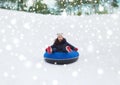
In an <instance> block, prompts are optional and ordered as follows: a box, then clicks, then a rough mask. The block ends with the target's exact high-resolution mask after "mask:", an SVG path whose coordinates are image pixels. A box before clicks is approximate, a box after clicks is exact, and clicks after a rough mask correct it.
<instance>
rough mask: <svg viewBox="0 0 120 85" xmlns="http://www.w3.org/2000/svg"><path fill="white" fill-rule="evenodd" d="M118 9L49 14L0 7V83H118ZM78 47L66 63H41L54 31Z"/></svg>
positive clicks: (58, 84)
mask: <svg viewBox="0 0 120 85" xmlns="http://www.w3.org/2000/svg"><path fill="white" fill-rule="evenodd" d="M119 23H120V14H112V15H91V16H80V17H79V16H51V15H39V14H34V13H24V12H17V11H8V10H2V9H1V10H0V85H120V81H119V80H120V24H119ZM58 32H63V33H64V36H65V37H66V39H67V40H68V41H69V42H70V43H71V44H73V45H74V46H76V47H78V48H79V52H80V58H79V60H78V61H77V62H75V63H73V64H69V65H51V64H48V63H46V62H44V58H43V54H44V49H45V48H46V47H47V46H48V45H51V44H52V43H53V41H54V39H55V38H56V33H58Z"/></svg>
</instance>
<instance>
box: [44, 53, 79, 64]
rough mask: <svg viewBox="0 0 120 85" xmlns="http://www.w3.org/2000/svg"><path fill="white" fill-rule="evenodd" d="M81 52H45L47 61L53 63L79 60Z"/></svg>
mask: <svg viewBox="0 0 120 85" xmlns="http://www.w3.org/2000/svg"><path fill="white" fill-rule="evenodd" d="M78 57H79V53H78V52H76V51H72V52H70V53H65V52H55V53H52V54H49V53H47V52H46V53H45V54H44V58H45V61H46V62H48V63H51V64H69V63H73V62H75V61H77V60H78Z"/></svg>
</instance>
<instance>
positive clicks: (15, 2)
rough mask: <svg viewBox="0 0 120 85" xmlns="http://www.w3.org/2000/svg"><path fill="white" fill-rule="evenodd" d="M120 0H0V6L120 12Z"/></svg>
mask: <svg viewBox="0 0 120 85" xmlns="http://www.w3.org/2000/svg"><path fill="white" fill-rule="evenodd" d="M119 6H120V0H0V8H2V9H9V10H18V11H26V12H32V13H40V14H51V15H63V14H64V15H78V16H80V15H91V14H112V13H116V12H120V8H119Z"/></svg>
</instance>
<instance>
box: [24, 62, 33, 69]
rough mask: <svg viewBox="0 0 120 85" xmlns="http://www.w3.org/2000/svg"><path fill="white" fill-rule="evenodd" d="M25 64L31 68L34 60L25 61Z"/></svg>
mask: <svg viewBox="0 0 120 85" xmlns="http://www.w3.org/2000/svg"><path fill="white" fill-rule="evenodd" d="M24 65H25V67H27V68H30V67H31V66H32V62H31V61H26V62H25V63H24Z"/></svg>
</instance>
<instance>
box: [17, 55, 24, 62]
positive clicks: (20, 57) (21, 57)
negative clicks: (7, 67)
mask: <svg viewBox="0 0 120 85" xmlns="http://www.w3.org/2000/svg"><path fill="white" fill-rule="evenodd" d="M18 58H19V60H20V61H25V60H26V57H25V56H24V55H22V54H21V55H19V56H18Z"/></svg>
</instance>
